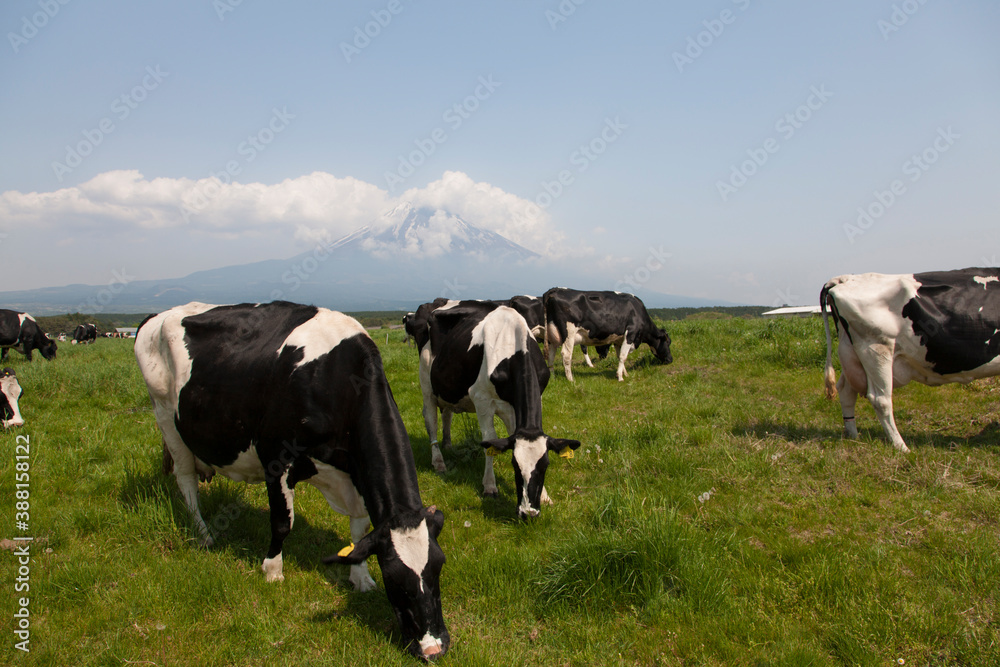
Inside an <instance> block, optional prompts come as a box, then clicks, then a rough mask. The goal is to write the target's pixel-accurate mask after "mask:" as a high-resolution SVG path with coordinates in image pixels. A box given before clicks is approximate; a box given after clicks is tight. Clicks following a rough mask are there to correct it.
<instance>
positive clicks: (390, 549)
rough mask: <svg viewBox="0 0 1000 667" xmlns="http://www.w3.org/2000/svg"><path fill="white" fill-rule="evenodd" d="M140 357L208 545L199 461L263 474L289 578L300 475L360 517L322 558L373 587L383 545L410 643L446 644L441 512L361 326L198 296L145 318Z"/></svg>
mask: <svg viewBox="0 0 1000 667" xmlns="http://www.w3.org/2000/svg"><path fill="white" fill-rule="evenodd" d="M135 355H136V359H137V360H138V362H139V367H140V369H141V370H142V374H143V377H144V378H145V380H146V385H147V387H148V389H149V394H150V397H151V398H152V401H153V410H154V413H155V416H156V422H157V424H158V425H159V427H160V431H161V432H162V434H163V439H164V442H165V445H166V447H167V449H168V450H169V454H170V458H172V460H173V470H174V476H175V477H176V479H177V485H178V487H180V490H181V493H182V495H183V496H184V500H185V502H186V504H187V506H188V509H189V511H190V512H191V516H192V517H193V520H194V522H195V525H196V527H197V529H198V532H199V533H200V535H201V540H200V541H201V543H202V544H204V545H206V546H209V545H211V544H212V537H211V535H210V534H209V531H208V528H207V526H206V525H205V522H204V520H203V519H202V517H201V514H200V512H199V511H198V475H199V471H200V472H202V473H210V472H214V471H218V472H219V473H221V474H223V475H225V476H227V477H229V478H230V479H234V480H237V481H246V482H251V483H252V482H264V484H265V486H266V487H267V496H268V503H269V505H270V509H271V544H270V547H269V548H268V550H267V556H266V558H265V559H264V562H263V565H262V566H261V569H262V570H263V571H264V575H265V578H266V580H267V581H281V580H282V579H283V578H284V576H283V574H282V543H283V542H284V540H285V537H286V536H287V535H288V533H289V531H290V530H291V527H292V522H293V518H294V512H293V499H294V495H295V486H296V484H297V483H298V482H302V481H305V482H309V483H310V484H312V485H313V486H315V487H316V488H318V489H319V490H320V492H321V493H322V494H323V496H324V497H325V498H326V501H327V503H329V505H330V507H332V508H333V509H334V510H335V511H337V512H340V513H341V514H346V515H348V516H349V517H350V518H351V522H350V523H351V538H352V542H353V544H352V546H351V547H349V548H346V549H343V550H341V551H340V553H338V555H337V556H332V557H330V558H327V559H324V562H335V563H342V564H350V565H352V567H351V575H350V580H351V582H352V583H353V584H354V586H355V588H357V589H358V590H361V591H365V590H370V589H372V588H373V587H374V586H375V582H374V581H373V580H372V578H371V577H370V576H369V574H368V570H367V566H366V565H365V560H366V559H367V558H368V557H369V556H371V555H375V556H376V557H377V558H378V562H379V565H380V567H381V568H382V578H383V581H384V583H385V590H386V594H387V595H388V597H389V601H390V602H391V603H392V606H393V608H394V610H395V613H396V617H397V619H398V621H399V624H400V627H401V629H402V633H403V639H404V641H405V642H406V644H407V646H408V648H409V650H410V651H411V653H413V654H414V655H416V656H418V657H422V658H424V659H436V658H437V657H440V656H441V655H443V654H444V653H445V651H447V650H448V645H449V642H450V638H449V635H448V631H447V629H446V628H445V624H444V619H443V617H442V614H441V593H440V586H439V581H440V575H441V568H442V566H443V565H444V561H445V557H444V554H443V553H442V551H441V548H440V547H439V546H438V544H437V536H438V534H439V533H440V532H441V528H442V525H443V522H444V517H443V515H442V513H441V512H440V511H439V510H437V509H436V508H435V507H433V506H432V507H430V508H425V507H424V506H423V505H422V503H421V500H420V491H419V489H418V488H417V473H416V467H415V466H414V463H413V453H412V451H411V449H410V441H409V438H408V437H407V435H406V431H405V429H404V427H403V421H402V418H401V417H400V414H399V409H398V408H397V407H396V402H395V400H394V399H393V396H392V392H391V390H390V388H389V384H388V382H387V381H386V378H385V373H384V371H383V368H382V359H381V357H380V355H379V352H378V348H377V347H376V346H375V343H374V342H372V340H371V339H370V338H369V337H368V334H367V333H366V332H365V329H364V327H362V326H361V325H360V324H359V323H358V322H357V321H356V320H354V319H352V318H350V317H348V316H346V315H344V314H342V313H337V312H333V311H329V310H326V309H323V308H316V307H313V306H302V305H298V304H293V303H287V302H280V301H276V302H274V303H270V304H256V305H254V304H242V305H235V306H210V305H206V304H202V303H189V304H187V305H186V306H178V307H176V308H173V309H171V310H168V311H166V312H163V313H160V314H159V315H155V316H152V317H151V318H150V319H148V320H147V321H145V322H144V323H143V324H142V325H141V326H140V328H139V332H138V334H137V336H136V343H135ZM369 524H371V525H372V526H373V530H372V532H371V533H368V534H367V535H366V534H365V533H366V532H367V530H368V526H369Z"/></svg>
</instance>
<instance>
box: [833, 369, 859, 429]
mask: <svg viewBox="0 0 1000 667" xmlns="http://www.w3.org/2000/svg"><path fill="white" fill-rule="evenodd" d="M837 392H838V393H839V394H840V413H841V415H843V417H844V437H847V438H851V439H852V440H856V439H857V437H858V425H857V423H856V422H855V421H854V408H855V405H856V404H857V402H858V392H856V391H854V387H852V386H851V383H850V382H848V381H847V376H846V375H844V374H843V373H841V374H840V379H839V380H837Z"/></svg>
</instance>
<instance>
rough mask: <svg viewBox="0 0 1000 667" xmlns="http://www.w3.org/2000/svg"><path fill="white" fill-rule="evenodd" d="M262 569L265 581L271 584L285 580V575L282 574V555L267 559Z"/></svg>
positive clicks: (261, 565) (261, 566)
mask: <svg viewBox="0 0 1000 667" xmlns="http://www.w3.org/2000/svg"><path fill="white" fill-rule="evenodd" d="M260 569H261V571H262V572H263V573H264V581H266V582H267V583H269V584H273V583H274V582H276V581H284V580H285V575H284V574H282V569H283V568H282V558H281V554H280V553H279V554H278V555H277V556H275V557H274V558H265V559H264V562H263V563H261V564H260Z"/></svg>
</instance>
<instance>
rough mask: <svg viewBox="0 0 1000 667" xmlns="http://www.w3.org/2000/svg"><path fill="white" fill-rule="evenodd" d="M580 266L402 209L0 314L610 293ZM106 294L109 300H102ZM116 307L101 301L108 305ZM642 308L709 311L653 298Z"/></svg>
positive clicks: (55, 295)
mask: <svg viewBox="0 0 1000 667" xmlns="http://www.w3.org/2000/svg"><path fill="white" fill-rule="evenodd" d="M614 284H615V283H614V279H613V278H608V277H607V276H601V275H600V274H599V273H598V272H595V271H594V270H593V269H592V268H591V269H588V268H587V267H586V265H583V266H575V265H574V266H570V265H568V264H566V263H559V262H556V261H551V260H546V259H543V258H542V257H541V256H540V255H538V254H537V253H535V252H532V251H531V250H529V249H527V248H525V247H523V246H520V245H518V244H517V243H514V242H513V241H511V240H509V239H507V238H504V237H503V236H501V235H500V234H497V233H496V232H492V231H489V230H486V229H483V228H481V227H477V226H475V225H473V224H470V223H469V222H468V221H466V220H463V219H462V218H461V217H459V216H457V215H455V214H453V213H451V212H449V211H445V210H440V209H432V208H425V207H414V206H412V205H411V204H400V205H399V206H397V207H396V208H394V209H393V210H391V211H389V212H388V213H386V214H385V215H383V216H380V217H379V218H378V219H377V220H373V221H372V222H371V223H370V224H368V225H365V226H364V227H361V228H360V229H357V230H355V231H354V232H351V233H350V234H348V235H346V236H344V237H342V238H340V239H337V240H336V241H333V242H326V243H318V244H317V245H316V246H315V247H313V248H312V249H310V250H307V251H306V252H303V253H301V254H299V255H296V256H295V257H291V258H289V259H272V260H266V261H262V262H254V263H251V264H240V265H236V266H226V267H221V268H218V269H210V270H207V271H198V272H196V273H192V274H190V275H188V276H185V277H183V278H172V279H166V280H136V281H132V282H129V283H128V284H124V285H119V286H116V291H115V293H114V294H113V295H112V294H111V293H110V291H109V290H106V289H105V290H103V291H101V288H100V287H96V286H88V285H69V286H66V287H53V288H44V289H36V290H24V291H19V292H3V293H0V305H2V306H3V307H5V308H15V309H18V310H27V311H29V312H33V313H35V314H38V315H46V314H55V313H66V312H77V311H79V312H84V313H99V312H159V311H162V310H165V309H167V308H170V307H172V306H176V305H180V304H184V303H188V302H189V301H203V302H205V303H219V304H224V303H241V302H267V301H273V300H276V299H285V300H288V301H296V302H299V303H311V304H315V305H317V306H325V307H327V308H333V309H335V310H345V311H360V310H396V309H406V310H412V309H414V308H416V306H417V305H419V304H420V303H423V302H425V301H431V300H433V299H435V298H437V297H440V296H443V297H446V298H449V299H507V298H510V297H511V296H514V295H517V294H534V295H536V296H537V295H541V294H542V293H543V292H544V291H545V290H547V289H548V288H550V287H553V286H555V285H568V286H572V287H576V288H578V289H614V287H613V286H614ZM104 292H107V293H108V294H107V295H105V294H104ZM109 295H110V296H111V297H113V298H110V299H109V298H106V297H107V296H109ZM638 296H640V297H641V298H642V299H643V300H644V301H645V302H646V305H647V306H649V307H659V306H664V305H666V306H689V305H692V306H695V305H716V304H713V303H711V302H706V301H704V300H702V299H690V298H686V297H677V296H670V295H667V294H660V293H657V292H648V291H643V292H640V293H638Z"/></svg>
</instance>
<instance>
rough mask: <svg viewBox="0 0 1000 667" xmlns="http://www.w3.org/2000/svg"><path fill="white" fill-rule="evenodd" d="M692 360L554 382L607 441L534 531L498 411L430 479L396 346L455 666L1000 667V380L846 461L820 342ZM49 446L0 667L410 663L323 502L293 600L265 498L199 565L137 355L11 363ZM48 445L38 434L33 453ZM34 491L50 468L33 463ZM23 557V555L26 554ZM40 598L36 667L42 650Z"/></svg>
mask: <svg viewBox="0 0 1000 667" xmlns="http://www.w3.org/2000/svg"><path fill="white" fill-rule="evenodd" d="M667 329H668V332H669V333H670V335H671V337H672V338H673V348H672V349H673V354H674V358H675V362H674V363H673V364H671V365H669V366H661V365H658V364H655V363H653V362H652V355H651V354H650V352H649V350H648V349H647V348H645V347H643V348H642V349H641V350H640V352H639V353H637V354H635V355H633V356H632V357H631V358H630V359H629V369H630V375H629V377H628V378H626V380H625V382H623V383H618V382H616V381H615V379H614V370H615V367H616V365H617V359H616V358H614V354H613V353H612V355H611V358H609V359H607V360H605V361H603V362H600V363H598V364H597V367H596V368H595V369H593V370H591V369H587V368H585V367H583V366H582V364H581V363H580V354H579V352H577V355H576V360H577V365H576V366H575V367H574V373H575V376H576V383H575V384H572V385H571V384H570V383H568V382H567V381H566V379H565V378H564V377H563V376H562V373H561V370H560V372H557V373H553V377H552V380H551V381H550V383H549V386H548V389H547V390H546V392H545V395H544V397H543V405H544V419H545V427H546V431H547V433H548V434H550V435H554V436H561V437H573V438H578V439H580V440H582V441H583V445H582V446H581V448H580V449H579V450H578V451H577V453H576V457H575V458H574V459H572V460H566V459H562V458H559V457H556V456H553V457H552V465H551V466H550V467H549V470H548V473H547V478H546V486H547V488H548V491H549V493H550V495H551V496H552V498H553V500H554V501H555V504H554V505H553V506H551V507H545V508H544V509H543V510H542V515H541V516H540V517H539V518H538V519H537V520H534V521H530V522H519V521H517V520H516V519H515V514H516V511H515V502H514V501H515V497H514V479H513V473H512V470H511V466H510V461H509V460H506V459H498V463H497V466H496V471H497V481H498V484H499V487H500V497H499V498H498V499H485V500H484V499H483V498H482V497H481V495H480V491H481V486H480V484H481V479H482V472H483V454H482V450H481V448H480V446H479V444H478V428H477V426H476V423H475V419H474V418H473V417H472V416H471V415H461V416H457V417H456V418H455V423H454V439H455V441H456V447H455V449H454V450H453V451H445V458H446V460H447V462H448V465H449V468H450V469H449V472H448V473H446V474H445V475H443V476H439V475H437V474H436V473H435V472H434V471H433V469H432V467H431V465H430V452H429V449H428V440H427V436H426V434H425V433H424V428H423V421H422V418H421V415H420V405H421V401H420V392H419V387H418V381H417V355H416V352H415V351H414V349H413V348H412V347H407V346H405V345H403V343H402V332H400V331H393V332H391V333H389V334H388V336H389V340H388V343H387V342H386V335H387V332H386V331H381V332H379V331H376V332H374V333H373V338H374V339H375V340H376V342H377V343H378V344H379V346H380V347H381V348H382V351H383V360H384V364H385V369H386V374H387V375H388V377H389V381H390V384H391V385H392V388H393V392H394V394H395V397H396V400H397V402H398V404H399V408H400V410H401V412H402V415H403V419H404V421H405V423H406V426H407V430H408V432H409V434H410V438H411V442H412V444H413V449H414V454H415V457H416V462H417V470H418V475H419V481H420V488H421V494H422V496H423V499H424V502H425V504H428V505H430V504H436V505H437V506H438V507H440V508H441V509H443V510H444V512H445V528H444V531H443V532H442V533H441V537H440V539H439V542H440V544H441V546H442V548H443V549H444V551H445V554H446V555H447V558H448V562H447V564H446V565H445V568H444V572H443V573H442V578H441V584H442V601H443V607H444V614H445V620H446V622H447V624H448V628H449V631H450V633H451V637H452V646H451V650H450V651H449V654H448V655H447V656H446V657H445V658H444V660H443V661H442V663H443V664H452V665H546V666H548V665H840V664H850V665H855V664H859V665H892V664H897V660H899V659H902V660H905V662H906V664H907V665H928V664H931V665H939V664H940V665H945V664H947V665H951V664H961V665H991V664H993V665H995V664H1000V626H998V623H1000V618H998V616H1000V612H998V609H1000V599H998V595H1000V547H998V545H1000V528H998V517H1000V458H998V441H1000V403H998V398H1000V383H998V382H997V381H995V380H988V381H980V382H979V383H974V384H972V385H968V386H957V385H952V386H946V387H942V388H936V389H931V388H927V387H923V386H919V385H912V386H908V387H905V388H903V389H901V390H898V391H897V393H896V396H895V403H896V411H895V414H896V420H897V423H898V424H899V427H900V430H901V432H902V434H903V437H904V438H905V439H906V441H907V443H908V444H909V446H910V447H911V449H913V452H912V453H911V454H908V455H902V454H899V453H897V452H896V451H894V450H893V449H892V448H891V446H890V445H889V444H888V443H887V441H886V440H885V438H884V436H883V434H882V431H881V428H880V427H879V425H878V423H877V421H876V420H875V417H874V414H873V412H872V410H871V407H870V405H868V403H867V402H866V401H864V400H863V399H862V400H860V401H859V403H858V426H859V429H860V431H861V440H859V441H846V440H842V439H841V420H840V405H839V402H837V401H828V400H826V399H825V398H824V397H823V387H822V384H823V381H822V366H823V361H824V358H825V339H824V337H823V326H822V321H821V320H819V319H811V320H781V321H777V320H759V319H758V320H745V319H727V320H698V321H695V320H685V321H679V322H670V323H668V326H667ZM8 365H10V366H12V367H14V368H15V369H16V371H17V374H18V377H19V379H20V382H21V384H22V386H23V387H24V391H25V393H24V397H23V398H22V399H21V411H22V414H23V415H24V417H25V419H26V420H27V423H26V425H25V426H24V427H21V428H20V429H18V430H11V431H8V432H6V433H3V434H0V450H2V454H0V480H2V484H0V521H2V524H0V537H2V538H8V539H9V538H13V537H15V536H18V535H31V536H33V537H34V538H35V541H34V542H33V543H32V545H31V554H32V557H31V561H30V575H29V576H28V580H29V581H28V583H29V584H30V591H29V592H27V593H25V592H15V586H16V585H17V581H16V578H17V577H18V562H17V557H16V556H15V554H14V552H13V551H12V550H10V549H9V548H8V549H6V550H4V551H2V552H0V601H2V602H0V609H2V610H3V612H2V613H3V616H4V618H5V619H6V620H5V621H4V627H6V628H8V630H7V631H6V632H4V633H2V635H0V636H2V637H3V641H2V645H0V663H2V664H8V665H15V664H25V665H29V664H30V665H124V664H130V665H132V664H142V665H298V664H303V665H308V664H333V665H351V666H354V665H398V664H415V661H414V660H413V659H411V658H410V657H409V656H408V655H407V654H405V653H404V651H403V650H402V647H401V645H400V641H399V635H398V632H397V630H396V625H395V620H394V618H393V615H392V611H391V608H390V606H389V603H388V601H387V600H386V597H385V595H384V592H383V591H382V589H381V580H380V573H379V570H378V566H377V564H376V563H375V561H374V559H373V560H372V561H371V563H370V565H369V567H370V569H371V571H372V576H373V577H375V579H376V581H378V582H379V584H380V588H379V590H378V591H376V592H374V593H367V594H358V593H355V592H353V591H352V590H351V589H350V586H349V584H348V583H347V574H348V572H347V568H346V567H335V566H329V567H328V566H325V565H323V564H322V563H321V562H320V561H321V558H322V557H323V556H326V555H329V554H331V553H334V552H335V551H337V550H338V549H339V548H340V547H342V546H344V545H345V544H346V543H347V542H348V541H349V531H348V521H347V518H346V517H343V516H340V515H336V514H334V513H333V512H332V511H331V510H330V509H329V508H328V507H327V506H326V503H325V501H324V500H323V498H322V496H321V495H320V493H319V492H318V491H317V490H315V489H313V488H312V487H310V486H309V485H306V484H304V485H301V486H300V487H299V489H300V491H299V493H298V494H297V496H296V520H295V526H294V528H293V530H292V533H291V535H290V537H289V538H288V540H287V541H286V542H285V551H284V562H285V571H284V573H285V581H284V582H282V583H279V584H273V585H269V584H265V583H264V579H263V575H262V574H261V572H260V562H261V559H262V558H263V555H264V550H265V549H266V547H267V541H268V538H269V532H270V526H269V521H268V515H267V503H266V499H265V493H264V489H263V487H262V486H247V485H244V484H238V483H235V482H231V481H229V480H227V479H224V478H221V477H218V476H217V477H216V478H215V480H213V481H212V482H211V483H210V484H207V485H205V484H203V485H202V489H201V500H202V508H203V514H204V516H205V519H206V521H207V522H208V523H209V525H210V527H211V529H212V530H213V532H214V534H215V536H216V546H215V547H213V548H212V549H209V550H204V549H201V548H198V547H197V546H196V544H195V540H194V533H193V530H192V526H191V523H190V521H189V520H188V518H187V512H186V510H185V509H184V505H183V501H182V500H181V498H180V495H179V493H178V492H177V489H176V484H175V482H174V480H173V479H172V478H171V477H165V476H163V475H162V474H161V472H160V436H159V433H158V431H157V428H156V426H155V423H154V420H153V415H152V412H151V410H150V407H149V399H148V396H147V394H146V389H145V385H144V384H143V382H142V378H141V376H140V374H139V371H138V368H137V366H136V364H135V360H134V357H133V355H132V343H131V341H124V340H99V341H97V343H96V344H94V345H92V346H88V347H80V346H70V345H68V344H63V345H61V346H60V350H59V356H58V359H57V360H56V361H54V362H46V361H45V360H43V359H41V358H40V356H38V357H36V359H35V361H34V362H32V363H30V364H29V363H27V362H26V361H24V359H23V357H20V356H19V355H17V354H16V353H14V354H12V355H11V358H9V359H8ZM16 436H24V437H26V438H28V439H29V440H30V470H29V473H30V525H29V529H28V530H27V531H21V530H18V529H17V528H16V525H15V511H16V508H15V503H16V502H18V499H17V498H15V489H14V474H15V468H16V459H15V455H16V449H15V446H16V443H15V437H16ZM23 441H24V438H23V437H22V438H21V442H23ZM22 467H23V466H22ZM4 544H6V545H8V547H9V543H7V542H5V543H4ZM20 597H29V598H30V603H29V612H30V633H31V635H30V645H29V646H30V653H28V654H24V653H23V652H21V651H19V650H17V649H15V643H16V642H17V641H19V640H18V638H17V637H16V635H15V634H14V633H13V630H14V629H15V627H16V620H15V619H14V618H13V615H14V613H15V611H16V610H17V609H18V607H19V605H18V599H19V598H20Z"/></svg>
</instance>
